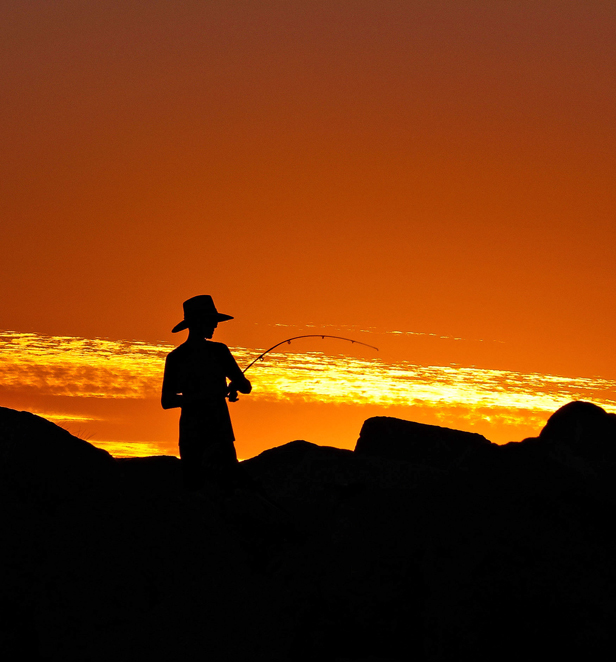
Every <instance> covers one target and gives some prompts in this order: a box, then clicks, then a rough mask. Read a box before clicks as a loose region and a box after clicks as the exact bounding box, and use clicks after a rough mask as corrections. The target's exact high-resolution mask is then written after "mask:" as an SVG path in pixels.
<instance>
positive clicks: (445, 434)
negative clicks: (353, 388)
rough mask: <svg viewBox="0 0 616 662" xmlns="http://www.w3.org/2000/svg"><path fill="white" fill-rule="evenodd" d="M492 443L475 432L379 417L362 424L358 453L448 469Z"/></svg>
mask: <svg viewBox="0 0 616 662" xmlns="http://www.w3.org/2000/svg"><path fill="white" fill-rule="evenodd" d="M489 445H490V442H489V441H488V440H487V439H486V438H485V437H483V436H482V435H480V434H475V433H473V432H462V431H460V430H452V429H450V428H443V427H439V426H436V425H426V424H424V423H415V422H413V421H403V420H401V419H399V418H390V417H388V416H376V417H374V418H369V419H368V420H367V421H365V423H364V424H363V426H362V429H361V432H360V433H359V439H358V440H357V445H356V446H355V453H357V454H358V455H371V456H376V457H386V458H390V459H394V460H406V461H407V462H413V463H417V464H424V465H429V466H431V467H435V468H439V469H448V468H450V467H451V466H452V465H453V464H454V463H456V462H459V461H460V460H461V459H463V458H464V457H465V456H466V455H468V454H469V453H472V452H473V451H476V450H478V449H482V448H484V447H485V446H489Z"/></svg>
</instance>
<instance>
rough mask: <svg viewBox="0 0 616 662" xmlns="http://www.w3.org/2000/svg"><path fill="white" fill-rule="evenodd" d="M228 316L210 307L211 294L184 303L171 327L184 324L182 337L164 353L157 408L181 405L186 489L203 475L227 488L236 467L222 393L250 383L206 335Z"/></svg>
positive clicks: (242, 389)
mask: <svg viewBox="0 0 616 662" xmlns="http://www.w3.org/2000/svg"><path fill="white" fill-rule="evenodd" d="M230 319H233V317H231V316H230V315H223V314H222V313H219V312H218V311H217V310H216V306H215V305H214V301H213V300H212V297H211V296H209V295H201V296H196V297H193V298H192V299H188V300H187V301H185V302H184V319H183V321H181V322H180V323H179V324H177V325H176V326H175V327H174V328H173V330H172V332H173V333H177V332H178V331H182V330H183V329H188V339H187V340H186V342H184V343H183V344H182V345H180V346H179V347H176V348H175V349H174V350H173V351H172V352H170V353H169V355H168V356H167V360H166V363H165V377H164V379H163V390H162V397H161V404H162V406H163V409H172V408H173V407H181V409H182V414H181V416H180V444H179V445H180V458H181V460H182V471H183V474H184V485H185V486H186V487H187V488H189V489H197V488H199V487H200V486H201V485H202V484H203V482H204V480H211V481H213V482H215V483H218V484H219V485H220V486H221V487H223V488H224V487H228V486H229V485H230V484H231V483H232V481H233V479H234V477H235V475H236V471H237V464H238V462H237V455H236V453H235V447H234V445H233V442H234V441H235V437H234V435H233V428H232V426H231V418H230V417H229V409H228V407H227V402H226V399H225V398H226V396H227V395H228V394H229V393H232V394H233V393H237V391H240V392H241V393H250V391H251V390H252V387H251V385H250V382H249V381H248V380H247V379H246V377H244V375H243V373H242V371H241V369H240V368H239V366H238V365H237V363H236V362H235V359H234V358H233V356H232V355H231V352H230V351H229V348H228V347H227V346H226V345H223V344H222V343H217V342H210V340H209V339H210V338H211V337H212V335H213V334H214V329H216V327H217V326H218V322H224V321H226V320H230ZM227 379H229V380H230V383H229V384H227Z"/></svg>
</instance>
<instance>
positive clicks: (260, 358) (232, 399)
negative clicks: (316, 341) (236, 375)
mask: <svg viewBox="0 0 616 662" xmlns="http://www.w3.org/2000/svg"><path fill="white" fill-rule="evenodd" d="M301 338H321V339H325V338H334V339H335V340H346V341H347V342H350V343H353V344H354V345H363V346H364V347H370V349H376V351H377V352H378V351H379V348H378V347H375V346H374V345H368V343H365V342H360V341H359V340H353V338H343V337H342V336H330V335H328V334H327V333H309V334H307V335H303V336H293V338H286V339H285V340H281V341H280V342H278V343H276V344H275V345H272V346H271V347H270V348H269V349H266V350H265V351H264V352H263V353H262V354H259V356H257V358H256V359H254V360H253V361H251V362H250V363H249V364H248V365H247V366H246V367H245V368H244V369H243V370H242V373H243V374H246V371H247V370H248V369H250V368H251V367H252V366H253V365H254V364H255V363H256V362H257V361H263V358H264V357H265V356H266V355H267V354H269V353H270V352H271V351H273V350H274V349H276V347H280V346H281V345H284V344H285V343H286V344H287V345H290V344H291V343H292V342H293V341H294V340H300V339H301ZM228 397H229V402H237V399H238V397H237V391H234V390H231V391H229V396H228Z"/></svg>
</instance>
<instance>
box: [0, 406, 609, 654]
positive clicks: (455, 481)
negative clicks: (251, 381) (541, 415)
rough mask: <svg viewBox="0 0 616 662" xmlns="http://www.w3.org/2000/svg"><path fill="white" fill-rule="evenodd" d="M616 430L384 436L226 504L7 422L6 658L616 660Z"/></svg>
mask: <svg viewBox="0 0 616 662" xmlns="http://www.w3.org/2000/svg"><path fill="white" fill-rule="evenodd" d="M613 422H614V417H613V415H610V414H606V413H605V412H604V411H603V410H601V409H600V408H598V407H595V406H594V405H590V404H589V403H571V404H570V405H567V406H566V407H563V408H562V409H560V410H559V411H558V412H556V413H555V414H554V415H553V416H552V417H551V418H550V421H549V422H548V424H547V425H546V427H545V428H544V430H543V431H542V433H541V434H540V435H539V437H537V438H535V439H529V440H525V441H524V442H523V443H511V444H507V445H506V446H496V445H495V444H490V443H489V442H488V441H487V440H486V439H484V438H483V437H480V436H479V435H472V434H469V433H465V432H460V431H456V430H448V429H445V428H439V427H435V426H428V425H421V424H418V423H412V422H409V421H401V420H397V419H391V418H376V419H369V420H368V421H366V423H365V424H364V427H363V428H362V432H361V436H360V440H359V442H358V445H357V449H356V450H355V451H347V450H341V449H337V448H328V447H319V446H316V445H314V444H310V443H308V442H306V441H295V442H291V443H289V444H285V445H284V446H281V447H278V448H274V449H271V450H269V451H266V452H264V453H262V454H261V455H259V456H258V457H256V458H253V459H251V460H248V461H246V462H243V463H242V464H241V465H240V466H241V467H242V469H243V471H244V473H245V480H244V481H240V487H238V488H237V489H236V490H235V491H234V492H233V493H231V494H223V493H216V491H214V490H207V489H204V490H202V491H201V492H196V493H189V492H186V491H184V490H183V489H182V488H181V478H180V470H179V461H178V460H177V459H176V458H171V457H157V458H138V459H130V460H113V459H112V458H110V457H109V456H108V455H107V454H106V453H104V452H102V451H98V450H96V449H93V448H92V447H91V446H90V445H89V444H86V442H82V441H81V440H78V439H75V438H73V437H71V436H70V435H69V434H68V433H66V432H65V431H63V430H61V429H60V428H57V426H54V425H52V424H50V423H47V422H46V421H43V420H42V419H40V418H38V417H35V416H31V415H28V414H24V413H23V412H12V411H11V410H0V452H1V453H2V455H1V456H0V460H1V462H2V464H1V466H0V474H1V477H2V486H1V488H0V495H1V496H2V499H1V500H0V528H1V530H2V531H3V533H4V534H5V536H4V540H3V545H1V546H0V579H1V581H0V658H2V659H7V660H11V659H24V658H28V657H32V658H33V659H36V658H37V655H38V659H41V660H52V661H58V662H59V661H62V662H65V661H67V660H69V661H70V660H80V661H81V660H91V661H93V662H103V661H105V662H107V660H110V659H113V660H120V661H122V660H126V661H128V660H131V661H132V660H135V659H141V658H144V659H147V660H148V661H149V662H158V661H160V662H163V661H165V662H167V661H168V660H174V659H177V660H197V659H212V660H228V661H235V660H237V661H238V662H239V661H242V662H243V661H244V660H268V662H269V661H270V660H273V661H275V660H279V661H280V662H282V661H288V660H293V661H295V660H298V661H301V660H305V661H308V660H310V661H312V660H331V661H332V662H336V661H338V662H342V661H343V660H344V661H347V662H348V661H354V660H357V661H359V660H419V661H422V662H454V661H455V662H458V661H459V660H462V659H473V660H475V661H478V662H484V661H485V662H487V661H488V660H489V661H490V662H492V661H493V660H494V659H495V658H502V657H507V658H512V657H516V658H522V657H524V658H529V659H537V658H539V657H546V658H548V657H549V658H552V657H565V655H567V656H568V657H573V658H575V659H582V658H583V659H593V660H595V659H610V658H611V657H613V656H614V652H615V651H616V641H615V635H614V633H615V632H616V566H615V565H614V561H613V559H614V558H615V557H616V529H614V527H613V513H614V510H615V509H616V488H615V485H616V463H615V462H614V461H613V460H611V459H610V458H611V457H612V453H613V441H614V437H613ZM39 451H40V454H39V453H38V452H39ZM46 467H49V471H48V470H47V469H46ZM46 499H47V502H46V501H45V500H46ZM46 504H49V505H46ZM608 656H609V657H608Z"/></svg>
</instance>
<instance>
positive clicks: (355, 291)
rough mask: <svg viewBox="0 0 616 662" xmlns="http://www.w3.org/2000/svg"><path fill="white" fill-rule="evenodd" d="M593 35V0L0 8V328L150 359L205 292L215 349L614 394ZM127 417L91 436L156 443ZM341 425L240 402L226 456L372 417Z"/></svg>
mask: <svg viewBox="0 0 616 662" xmlns="http://www.w3.org/2000/svg"><path fill="white" fill-rule="evenodd" d="M614 34H616V5H614V3H613V2H607V1H605V2H603V1H596V2H595V1H592V2H588V1H584V2H582V1H579V2H571V1H568V0H557V1H554V2H548V1H544V0H533V1H523V0H520V1H517V2H502V3H501V2H498V3H495V2H493V1H492V0H488V1H485V2H484V1H473V0H471V1H469V2H454V1H446V2H445V1H438V0H430V2H427V1H425V2H423V1H422V2H419V1H417V2H415V1H413V0H404V1H400V2H396V1H387V2H375V1H372V2H364V1H362V0H352V1H351V0H349V1H347V2H337V1H336V0H327V1H326V2H319V1H314V2H294V1H286V2H282V1H280V2H268V1H266V0H259V1H256V0H255V1H253V2H232V1H227V0H225V2H214V3H205V2H201V1H197V0H195V1H193V2H186V1H183V0H177V1H175V2H173V3H170V2H167V1H164V2H163V1H160V2H159V1H156V0H148V1H147V2H145V1H142V2H134V1H131V0H122V1H121V2H120V1H115V2H106V1H104V0H97V1H96V2H94V1H93V0H91V1H80V2H76V1H74V2H64V1H61V0H59V1H55V2H53V3H45V2H30V1H26V2H14V3H2V5H0V76H1V80H2V81H3V83H2V88H3V93H2V95H1V97H0V138H1V144H2V147H3V150H2V151H3V158H2V161H1V163H0V168H1V169H2V170H1V172H0V214H1V218H2V224H3V232H2V237H3V241H2V247H3V256H2V260H1V262H0V269H1V270H2V278H1V281H0V288H1V299H0V300H1V302H2V305H1V307H0V329H4V330H12V331H16V332H32V333H36V334H42V335H47V336H70V337H83V338H96V337H99V338H109V339H112V340H122V339H129V340H132V339H136V340H139V341H143V342H148V343H153V344H156V343H174V342H177V341H178V340H181V339H178V338H177V337H176V336H174V335H172V334H171V332H170V331H171V328H172V327H173V325H174V324H176V323H177V322H178V321H179V319H180V318H181V303H182V301H183V300H184V299H186V298H188V297H190V296H193V295H195V294H200V293H210V294H212V295H213V296H214V298H215V301H216V303H217V305H218V307H219V309H220V310H222V311H223V312H227V313H229V314H232V315H234V316H235V318H236V319H235V320H233V321H232V322H229V323H226V324H224V325H221V327H220V328H219V330H218V332H217V335H216V337H215V339H217V340H220V341H222V342H226V343H227V344H229V345H232V346H234V347H243V348H254V349H259V348H265V347H268V346H270V345H272V344H274V343H275V342H277V341H278V340H281V339H282V338H284V337H285V333H286V331H287V330H289V333H288V334H287V335H294V334H295V330H296V329H299V328H303V327H304V325H306V324H314V325H316V327H318V328H325V325H333V327H335V328H338V329H340V328H347V329H348V333H347V335H349V334H351V335H352V332H353V329H357V330H359V329H367V328H368V327H370V328H372V327H374V328H376V329H377V332H375V333H377V335H378V334H379V333H380V334H381V336H382V337H381V338H380V342H375V343H373V344H377V345H379V346H380V347H381V352H380V353H379V357H380V359H382V360H383V361H385V362H387V363H389V364H394V363H396V362H404V361H406V362H411V363H413V364H420V365H438V366H447V365H449V364H450V363H456V364H458V365H460V366H463V367H471V366H477V367H478V368H485V369H495V370H505V371H520V372H522V373H524V374H529V373H540V374H549V375H561V376H565V377H586V378H590V377H601V378H603V379H606V380H614V379H616V361H615V359H614V352H613V341H612V336H613V329H614V326H615V321H616V320H615V317H616V312H615V307H614V297H613V293H614V291H615V287H614V286H615V284H616V283H615V281H616V271H615V268H614V259H613V246H614V244H615V239H616V224H615V223H614V208H615V204H614V203H615V202H616V186H615V177H614V175H615V171H616V168H615V165H616V164H615V159H616V149H615V147H616V144H615V143H616V136H615V131H616V128H615V127H616V112H615V111H616V94H615V92H616V89H615V88H616V77H615V76H614V72H615V71H616V42H615V40H614ZM275 324H287V325H292V326H290V327H276V326H274V325H275ZM333 327H332V328H333ZM327 328H329V327H327ZM395 330H398V331H406V332H409V331H412V332H416V333H426V334H430V333H432V334H435V336H404V337H403V338H396V337H394V336H389V335H387V332H391V331H395ZM440 336H447V337H451V338H455V337H459V338H462V339H463V341H457V342H456V341H453V340H452V341H448V340H446V339H441V338H440ZM480 340H481V341H483V342H479V341H480ZM368 342H370V340H368ZM302 349H303V347H301V348H300V347H294V348H293V350H294V351H296V352H301V351H302ZM305 349H306V351H317V350H319V349H320V346H317V347H316V348H315V347H314V346H312V345H311V346H309V347H308V346H306V348H305ZM323 351H326V352H331V353H333V354H336V353H337V352H342V353H346V352H347V349H346V348H343V347H338V346H337V347H335V348H331V347H328V348H327V349H326V350H325V349H323ZM362 356H364V355H363V354H362ZM24 388H25V387H24ZM25 393H26V391H23V390H22V391H20V389H19V388H17V387H15V388H11V389H9V388H8V387H5V388H3V389H2V390H0V396H2V397H1V398H0V405H2V404H5V405H6V406H16V407H23V408H27V405H28V402H30V401H28V398H27V397H26V395H25ZM41 397H43V396H41ZM45 397H47V396H45ZM298 397H299V396H298ZM341 397H342V399H343V398H344V393H342V395H341ZM138 403H139V401H138V400H135V401H134V402H133V405H131V406H133V409H131V410H130V412H125V413H124V414H122V416H120V415H119V414H118V416H120V418H121V419H122V421H124V422H125V424H126V425H130V434H129V433H128V432H127V430H128V428H122V426H120V425H118V426H117V428H118V429H117V430H116V431H115V432H114V434H115V435H116V438H118V439H135V440H139V439H141V440H143V441H147V440H150V439H152V435H153V433H152V429H153V427H155V426H154V423H153V422H154V421H155V422H156V426H159V429H160V430H161V432H160V435H161V436H162V437H164V439H166V440H168V443H169V444H171V443H172V442H174V435H175V427H174V426H175V425H176V419H177V417H176V418H174V416H175V414H174V413H172V412H160V411H159V410H158V408H157V406H155V405H156V403H155V402H154V401H153V400H148V401H147V402H146V401H145V400H144V402H143V403H142V404H141V405H139V404H138ZM39 404H40V403H39ZM111 405H113V403H112V402H111V403H110V404H109V405H108V406H110V407H111ZM41 406H42V405H41ZM54 406H55V405H54ZM66 406H68V405H66ZM93 406H94V405H93ZM97 406H98V405H97ZM100 406H102V405H100ZM105 406H107V405H105ZM113 406H118V407H119V406H120V405H118V404H117V403H116V404H115V405H113ZM139 407H141V409H140V408H139ZM345 407H346V405H344V404H340V405H325V404H323V405H319V404H318V403H317V402H312V403H306V402H304V403H303V404H302V402H299V401H297V402H286V403H284V404H281V403H276V402H273V401H272V402H266V401H265V400H263V401H261V402H260V403H259V401H258V399H255V400H254V401H253V402H252V403H251V402H250V401H249V398H248V397H246V398H243V399H242V401H241V402H240V403H238V404H237V405H236V406H235V409H234V411H233V417H234V421H235V422H236V432H237V435H238V440H239V438H240V434H241V436H242V438H243V439H244V441H242V442H239V441H238V444H240V443H242V444H244V445H245V447H246V449H248V450H247V451H246V452H247V453H249V452H251V451H250V449H256V448H257V446H258V447H259V448H260V447H262V446H264V445H266V441H265V440H264V433H263V430H264V428H269V429H271V430H272V436H273V437H275V438H276V440H277V441H278V440H280V439H284V440H290V438H294V437H296V436H297V437H299V436H304V437H306V438H309V437H310V435H312V436H313V439H310V438H309V440H315V441H328V442H332V440H333V437H334V436H335V434H338V433H340V434H344V435H346V436H347V437H348V438H351V437H356V436H357V432H358V430H359V426H360V425H361V421H362V420H363V419H364V418H366V416H367V415H374V414H375V412H376V413H383V412H384V411H385V409H383V408H382V407H381V408H379V407H377V406H376V405H375V406H372V405H370V406H368V405H366V406H365V407H360V406H359V405H357V406H354V407H352V408H351V411H352V413H351V414H349V413H348V412H347V410H346V409H345ZM110 411H111V410H110ZM388 411H389V412H390V413H392V412H393V413H395V414H396V415H401V416H405V417H412V415H410V414H408V412H405V411H404V408H403V407H398V408H396V409H395V411H394V410H392V409H391V408H390V409H388ZM110 415H111V414H105V416H107V418H108V417H109V416H110ZM420 417H421V416H419V417H417V416H416V417H415V418H416V420H417V419H418V418H420ZM428 418H429V416H427V415H425V417H424V420H426V421H427V422H434V421H429V420H428ZM307 420H309V421H310V425H307V424H306V421H307ZM462 420H463V419H462V418H461V419H460V421H462ZM123 424H124V423H123ZM101 425H102V423H101ZM460 425H462V423H460ZM139 426H141V429H143V430H146V429H147V430H148V432H147V434H146V433H145V432H144V436H141V437H140V436H139V433H138V431H137V430H138V429H139ZM161 426H162V427H161ZM277 426H278V427H277ZM351 427H352V428H353V429H350V428H351ZM123 429H124V430H125V432H122V430H123ZM276 430H277V432H275V431H276ZM295 430H297V432H295ZM332 430H336V433H335V434H334V433H332ZM343 430H344V432H343ZM486 432H489V430H488V429H486ZM100 434H103V432H101V433H100ZM502 434H505V433H502ZM285 435H286V437H285ZM257 437H258V438H259V439H260V440H261V441H260V442H259V444H256V442H255V444H256V445H255V444H253V445H251V441H247V440H250V439H253V438H254V439H256V438H257ZM511 438H515V434H512V435H511ZM345 443H347V442H345Z"/></svg>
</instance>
